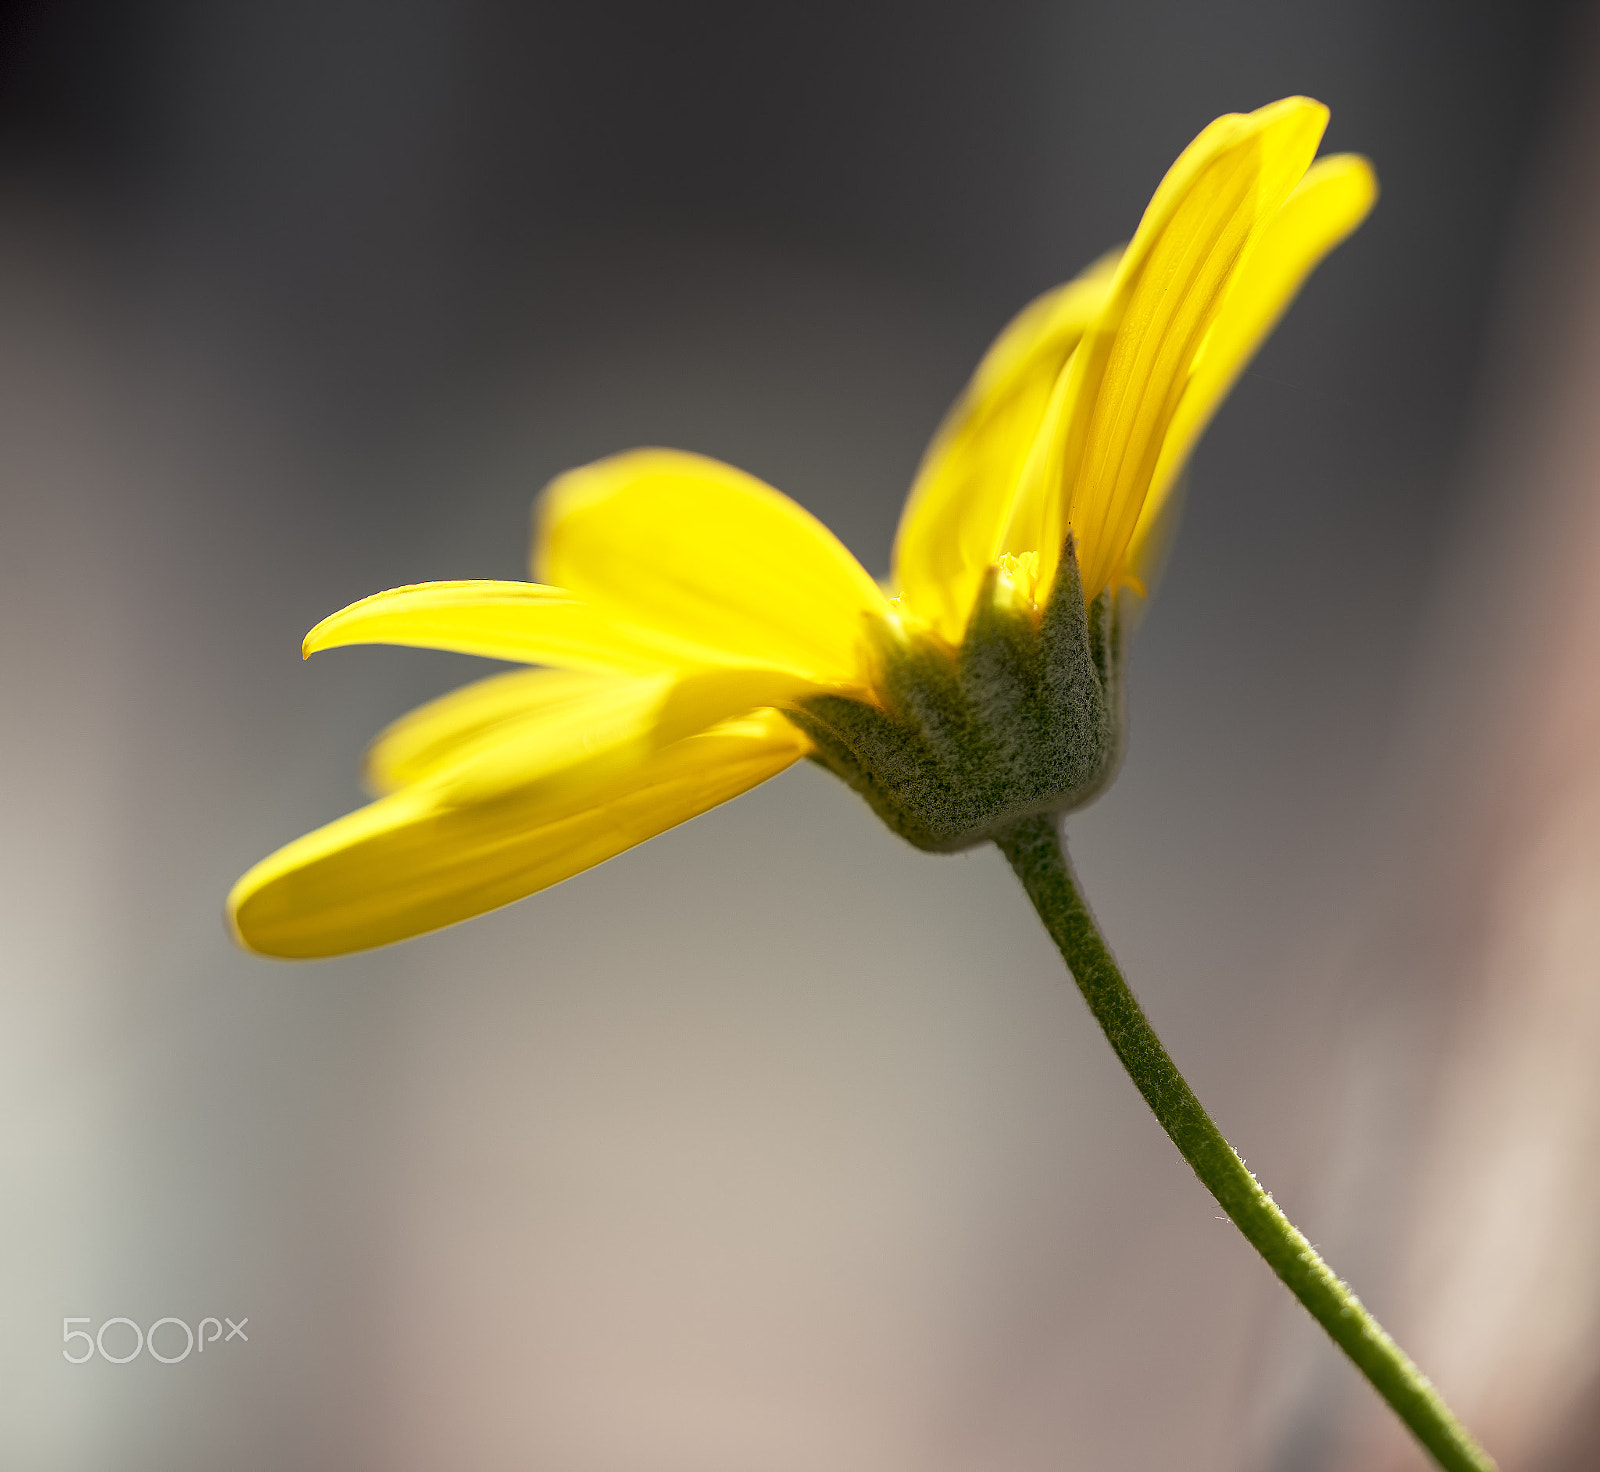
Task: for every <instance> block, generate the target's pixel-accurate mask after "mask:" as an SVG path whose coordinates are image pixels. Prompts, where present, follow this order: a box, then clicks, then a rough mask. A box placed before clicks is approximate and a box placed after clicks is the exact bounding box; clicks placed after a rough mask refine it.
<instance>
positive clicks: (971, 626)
mask: <svg viewBox="0 0 1600 1472" xmlns="http://www.w3.org/2000/svg"><path fill="white" fill-rule="evenodd" d="M1031 584H1032V568H1031V566H1030V565H1029V563H1028V561H1027V559H1013V558H1006V559H1004V560H1003V561H1002V562H1001V563H1000V564H997V565H995V566H993V567H991V568H990V569H989V570H988V573H987V574H986V576H985V579H984V583H983V587H982V589H981V591H980V592H979V595H978V598H977V601H976V603H975V604H974V606H973V611H972V614H971V617H970V618H969V619H968V622H967V628H966V632H965V634H964V635H963V637H962V640H961V643H960V645H959V646H958V647H956V648H951V647H950V645H949V644H947V643H946V642H945V641H943V640H941V639H939V638H937V637H935V636H933V635H930V634H925V633H912V632H908V631H905V630H903V629H901V628H898V627H896V626H893V625H890V624H887V623H883V624H879V625H877V626H876V628H875V633H874V642H875V644H876V648H875V650H874V654H875V656H876V659H875V666H876V668H875V678H874V682H873V684H874V689H873V695H874V697H875V699H874V700H871V701H868V700H858V699H854V698H851V697H849V696H843V695H831V694H830V695H814V696H810V697H807V698H806V699H804V700H802V701H801V702H800V703H799V706H798V708H797V709H795V710H791V711H789V712H787V714H788V715H789V719H790V720H791V721H793V722H794V723H795V725H797V726H799V727H800V728H801V729H802V730H803V731H804V732H805V733H806V735H808V736H809V737H810V738H811V740H812V742H813V743H814V745H815V750H814V751H813V752H812V759H813V760H815V761H817V762H819V763H821V764H822V765H823V766H825V767H827V768H828V769H829V770H830V771H832V772H834V773H835V774H836V775H837V776H839V777H841V778H842V779H843V780H844V781H845V782H846V783H848V784H849V785H850V786H851V787H853V788H854V789H855V790H856V791H857V792H859V793H860V794H861V795H862V796H863V797H864V798H865V799H866V800H867V802H868V803H870V804H871V806H872V808H873V810H874V811H875V812H876V813H877V814H878V816H879V817H880V818H882V819H883V820H884V822H885V823H887V824H888V825H889V827H890V828H892V829H893V830H894V831H895V832H896V833H898V834H900V836H901V837H903V838H905V839H906V840H907V841H908V842H910V843H913V844H915V845H916V846H917V847H918V848H922V849H928V850H931V851H933V852H938V853H951V852H954V851H956V850H959V849H964V848H970V847H972V846H973V845H974V844H977V843H981V842H983V841H984V840H986V839H989V838H992V837H993V836H994V835H995V834H996V833H997V832H999V831H1000V830H1001V829H1003V828H1005V827H1008V826H1009V825H1010V824H1012V823H1014V822H1016V821H1017V820H1018V819H1019V818H1024V817H1029V816H1032V815H1034V814H1037V813H1047V812H1067V811H1070V810H1072V809H1074V808H1079V807H1082V806H1084V805H1085V804H1086V803H1088V802H1090V801H1092V800H1093V799H1094V798H1095V797H1097V796H1099V794H1100V793H1101V792H1102V791H1103V790H1104V789H1105V788H1106V786H1107V785H1108V784H1109V783H1110V781H1111V779H1112V778H1113V777H1114V776H1115V775H1116V771H1117V767H1118V765H1119V764H1120V761H1121V757H1122V749H1123V732H1124V717H1123V698H1122V654H1123V625H1124V623H1125V617H1124V615H1123V612H1122V610H1121V608H1120V606H1119V602H1118V597H1117V594H1116V593H1115V592H1113V591H1109V590H1108V591H1106V592H1103V593H1101V594H1100V595H1099V596H1098V597H1097V598H1096V599H1095V600H1094V602H1093V603H1092V604H1090V605H1088V606H1087V607H1085V605H1084V601H1083V584H1082V582H1081V581H1080V578H1079V574H1078V561H1077V554H1076V550H1075V548H1074V545H1073V540H1072V538H1071V537H1070V536H1069V537H1068V538H1067V542H1066V545H1065V547H1064V548H1063V550H1062V554H1061V562H1060V566H1059V569H1058V571H1057V575H1056V577H1055V580H1054V586H1053V587H1052V589H1051V591H1050V594H1049V597H1048V599H1047V600H1046V602H1045V604H1044V607H1043V608H1042V609H1041V608H1038V607H1036V606H1035V604H1034V602H1033V599H1032V596H1031V593H1032V587H1031Z"/></svg>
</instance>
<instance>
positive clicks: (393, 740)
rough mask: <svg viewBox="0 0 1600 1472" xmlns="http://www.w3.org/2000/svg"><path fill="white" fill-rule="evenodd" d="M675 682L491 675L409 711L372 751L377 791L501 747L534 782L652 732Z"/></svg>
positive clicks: (538, 673)
mask: <svg viewBox="0 0 1600 1472" xmlns="http://www.w3.org/2000/svg"><path fill="white" fill-rule="evenodd" d="M671 683H672V676H671V675H669V674H659V675H644V676H628V675H606V674H596V673H593V672H591V671H587V670H513V671H511V672H510V673H508V674H503V675H491V676H490V677H489V678H488V679H487V680H478V681H476V682H475V683H473V684H471V685H467V686H464V687H463V688H462V689H460V690H453V691H451V692H450V694H448V695H444V696H441V697H440V698H439V699H437V700H433V701H430V702H429V703H428V704H427V705H424V706H420V707H418V708H417V709H416V710H414V711H411V712H409V713H408V714H406V715H404V716H402V717H401V718H400V719H399V720H398V721H396V722H394V724H393V725H391V726H389V727H388V728H387V729H386V730H385V731H383V732H382V733H381V734H380V735H379V736H378V737H377V739H376V740H374V741H373V743H372V745H371V746H370V747H369V748H368V749H367V758H366V763H365V770H364V776H365V778H366V782H367V786H368V787H369V789H370V790H371V791H373V792H374V793H380V794H381V793H387V792H396V791H398V790H399V789H400V788H402V787H409V786H411V785H413V784H415V783H418V782H426V781H438V780H439V779H440V778H441V777H442V776H444V775H445V774H447V773H449V772H451V771H453V770H456V769H459V768H461V767H462V766H463V765H467V766H470V765H471V764H472V763H473V761H474V760H475V759H480V758H482V757H483V756H484V755H485V754H486V753H492V752H493V751H494V750H495V749H496V748H501V749H506V748H509V749H510V750H511V751H512V752H514V753H515V757H516V764H517V767H518V769H519V771H520V772H521V774H522V776H523V777H524V779H525V780H532V779H533V778H534V777H536V776H538V775H539V774H540V773H541V772H544V771H553V770H555V769H557V768H560V767H564V766H570V765H572V764H573V763H575V762H577V761H580V760H582V759H583V758H584V757H585V756H587V755H592V754H594V753H595V752H597V751H598V750H600V749H602V748H604V747H606V746H610V745H614V744H616V743H617V742H618V741H620V740H626V739H630V738H631V737H634V736H639V735H642V734H644V733H645V732H646V731H648V729H649V725H650V721H651V719H652V718H653V716H654V714H655V712H656V711H657V710H658V709H659V707H660V705H661V702H662V700H663V699H664V698H665V696H666V693H667V690H668V688H669V686H670V685H671Z"/></svg>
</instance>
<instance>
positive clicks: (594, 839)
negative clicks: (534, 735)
mask: <svg viewBox="0 0 1600 1472" xmlns="http://www.w3.org/2000/svg"><path fill="white" fill-rule="evenodd" d="M807 749H808V743H807V742H806V739H805V738H804V737H803V736H802V735H801V734H800V733H799V732H798V731H796V730H795V729H794V728H793V727H792V726H790V725H789V724H788V723H787V722H786V721H785V720H784V719H783V718H782V717H781V716H780V715H778V714H777V713H776V712H765V713H763V714H761V715H757V716H751V717H746V718H744V719H742V720H738V721H731V722H728V723H726V724H724V725H721V726H717V727H715V728H714V729H712V730H710V731H707V732H704V733H703V734H700V735H696V736H689V737H686V738H685V739H683V740H681V741H676V742H673V743H672V744H670V745H668V746H665V747H661V748H659V749H656V750H652V751H649V752H646V753H644V754H642V755H641V756H640V758H639V759H638V760H637V761H636V762H635V763H633V764H631V765H630V766H628V767H627V768H626V769H624V770H620V771H616V772H613V773H612V774H611V775H610V778H609V780H608V782H607V783H605V784H603V785H599V786H591V787H588V788H585V789H581V790H557V791H555V792H551V791H548V790H546V789H545V788H543V787H541V786H540V785H538V784H534V785H532V786H530V787H527V788H523V789H518V790H514V791H511V792H507V793H503V794H501V795H499V796H498V797H496V798H493V799H491V800H487V801H482V802H470V803H453V802H451V801H450V800H449V798H448V796H447V794H446V792H445V791H444V790H441V789H440V788H438V787H436V786H434V785H432V784H429V783H421V784H418V785H415V786H411V787H406V788H404V789H402V790H401V791H399V792H396V793H394V794H393V795H391V796H389V797H384V798H380V799H379V800H378V801H377V802H374V803H371V804H370V805H368V806H367V807H365V808H362V809H360V810H358V811H357V812H354V813H351V814H349V815H348V816H347V817H344V818H340V819H338V820H337V821H336V822H333V823H330V824H328V825H327V827H325V828H320V829H318V830H317V831H316V832H315V833H310V834H307V835H306V836H305V837H304V838H301V839H297V840H296V841H295V842H294V843H291V844H289V845H288V846H287V847H285V848H282V849H280V850H279V851H278V852H277V853H275V854H273V855H272V856H271V857H269V858H267V859H265V860H263V861H262V862H261V863H259V864H257V865H256V866H255V868H253V869H252V870H251V871H250V872H249V873H248V874H246V875H245V876H244V878H242V879H241V880H240V881H239V883H238V884H237V885H235V886H234V890H233V893H232V894H231V895H230V896H229V897H228V914H229V919H230V922H231V923H232V926H233V929H234V933H235V934H236V936H237V937H238V939H239V940H240V942H241V943H242V944H243V945H245V946H247V947H248V948H249V949H251V950H254V951H259V952H261V953H262V954H264V955H269V956H283V957H300V958H304V957H312V956H334V955H341V954H343V953H345V952H348V951H358V950H365V949H367V948H368V947H371V946H380V945H386V944H388V943H389V942H390V941H396V940H403V939H405V938H407V937H408V936H413V935H420V934H422V933H423V932H425V931H429V930H436V929H438V928H439V927H440V926H443V925H450V924H453V923H454V922H455V921H457V920H465V919H467V918H469V917H470V916H473V915H479V914H482V913H483V912H484V911H485V910H490V909H494V908H495V907H496V906H499V905H503V904H507V903H509V902H510V901H512V900H516V899H521V898H522V897H523V896H525V895H529V894H532V893H534V892H535V891H536V890H540V889H545V888H547V887H548V886H550V885H552V884H555V883H558V882H559V881H560V880H562V879H566V878H568V877H570V876H571V875H573V874H577V873H580V872H581V871H582V870H584V869H588V868H591V867H592V866H593V865H595V864H598V863H601V862H602V861H603V860H605V859H609V858H611V857H612V856H613V855H615V854H618V853H621V852H622V851H623V850H624V849H627V848H631V847H632V846H633V845H634V844H636V843H641V842H643V841H644V840H645V839H647V838H650V837H653V836H654V835H655V834H657V833H660V832H662V831H664V830H665V829H667V828H671V827H673V826H674V825H675V824H678V823H681V822H683V821H685V820H686V819H688V818H692V817H694V816H695V815H696V814H698V813H702V812H705V811H706V809H708V808H711V807H715V806H716V805H717V804H718V803H721V802H725V801H727V799H729V798H730V797H735V796H737V795H738V794H739V793H741V792H744V791H745V790H747V789H748V788H751V787H754V786H755V785H756V784H757V783H758V782H762V781H765V780H766V779H767V778H768V777H771V776H773V775H775V774H776V773H778V772H780V771H782V770H783V769H784V768H785V767H787V766H789V765H790V764H791V763H792V762H794V761H795V760H797V759H798V758H799V757H800V756H802V755H804V753H805V752H806V750H807Z"/></svg>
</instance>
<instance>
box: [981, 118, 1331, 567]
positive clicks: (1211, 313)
mask: <svg viewBox="0 0 1600 1472" xmlns="http://www.w3.org/2000/svg"><path fill="white" fill-rule="evenodd" d="M1326 123H1327V109H1326V108H1325V107H1323V106H1322V104H1321V103H1318V102H1313V101H1311V100H1310V99H1309V98H1303V97H1291V98H1286V99H1284V100H1283V101H1281V102H1276V103H1273V104H1271V105H1270V106H1268V107H1264V108H1260V109H1258V110H1257V111H1256V112H1253V113H1248V114H1229V115H1227V116H1225V117H1221V118H1218V119H1217V120H1216V121H1215V122H1214V123H1212V124H1211V125H1210V126H1209V127H1207V128H1206V129H1205V130H1204V131H1203V132H1202V133H1201V134H1200V136H1199V137H1198V138H1196V139H1195V141H1194V142H1193V143H1191V144H1190V145H1189V147H1188V148H1186V149H1185V150H1184V152H1183V153H1182V155H1180V157H1179V158H1178V160H1177V162H1176V163H1175V164H1173V166H1172V168H1171V169H1170V170H1169V171H1168V173H1167V176H1166V177H1165V178H1164V179H1163V180H1162V181H1161V185H1160V186H1159V187H1158V188H1157V190H1156V193H1155V196H1154V197H1153V198H1152V200H1151V202H1150V206H1149V208H1148V209H1147V210H1146V211H1145V214H1144V218H1143V219H1142V220H1141V221H1140V224H1139V229H1138V231H1137V232H1136V234H1135V235H1134V238H1133V241H1132V242H1131V243H1130V245H1129V246H1128V249H1127V251H1126V252H1125V253H1124V254H1123V256H1122V259H1121V262H1120V263H1119V265H1118V268H1117V274H1116V279H1115V281H1114V282H1113V285H1112V288H1111V291H1110V293H1109V296H1108V299H1107V301H1106V305H1105V307H1104V309H1103V310H1102V312H1101V314H1100V317H1099V318H1098V319H1097V320H1096V321H1095V322H1094V323H1093V324H1091V326H1090V327H1089V328H1088V329H1087V330H1086V331H1085V333H1084V336H1083V340H1082V342H1081V343H1080V344H1079V346H1078V350H1077V352H1076V353H1074V354H1073V357H1072V361H1071V363H1070V364H1069V365H1068V367H1067V369H1066V374H1067V379H1066V383H1065V384H1064V386H1063V392H1062V399H1063V409H1062V415H1061V422H1060V425H1059V428H1058V430H1057V432H1056V433H1055V435H1054V436H1053V439H1052V441H1051V443H1050V444H1049V445H1048V447H1046V449H1045V450H1044V451H1043V452H1041V453H1040V454H1039V455H1037V456H1036V459H1037V460H1038V462H1039V464H1040V472H1039V474H1037V475H1036V476H1034V477H1032V478H1031V479H1030V480H1029V481H1028V482H1027V483H1026V484H1025V485H1024V487H1023V488H1022V489H1021V490H1020V491H1019V494H1018V496H1017V498H1016V501H1015V502H1014V504H1013V508H1012V514H1011V519H1010V523H1009V525H1008V526H1007V529H1006V532H1005V536H1004V538H1003V546H1004V550H1006V551H1009V552H1012V553H1019V554H1020V553H1025V552H1030V551H1037V552H1038V554H1039V577H1040V581H1041V583H1042V584H1043V585H1044V586H1048V585H1049V582H1050V580H1051V579H1052V578H1053V576H1054V572H1055V564H1056V559H1057V556H1058V554H1059V551H1060V547H1061V543H1062V541H1063V540H1064V538H1065V535H1066V531H1067V529H1068V528H1069V527H1070V528H1071V530H1072V531H1073V532H1074V533H1075V534H1076V537H1077V542H1078V557H1079V564H1080V570H1081V572H1082V576H1083V584H1084V593H1085V595H1086V596H1087V597H1089V598H1091V599H1092V598H1093V597H1094V596H1095V595H1096V594H1097V593H1098V592H1099V591H1100V590H1101V589H1102V588H1104V587H1105V586H1106V584H1107V583H1108V582H1109V581H1110V579H1111V577H1112V575H1113V574H1114V573H1115V572H1116V571H1117V569H1118V568H1119V567H1120V565H1121V562H1122V557H1123V553H1124V550H1125V549H1126V547H1127V544H1128V539H1129V537H1130V536H1131V535H1132V533H1133V529H1134V526H1135V524H1136V522H1137V520H1138V517H1139V512H1140V510H1141V508H1142V506H1143V504H1144V499H1145V495H1146V492H1147V491H1148V489H1149V485H1150V480H1151V477H1152V475H1153V473H1154V471H1155V466H1156V460H1157V458H1158V456H1159V454H1160V450H1161V445H1162V442H1163V441H1164V439H1165V437H1166V432H1167V428H1168V425H1169V424H1170V422H1171V420H1172V417H1173V414H1174V412H1175V411H1176V409H1177V406H1178V403H1179V400H1180V399H1181V397H1182V394H1183V391H1184V388H1185V386H1186V385H1187V382H1188V378H1189V373H1190V369H1191V366H1192V364H1193V362H1194V360H1195V357H1196V355H1197V354H1198V352H1199V351H1200V347H1201V344H1202V343H1203V342H1204V341H1205V338H1206V334H1207V333H1208V332H1209V331H1210V328H1211V325H1212V323H1213V321H1214V320H1215V318H1216V315H1217V312H1218V310H1219V309H1220V307H1221V304H1222V302H1223V300H1224V298H1225V297H1226V295H1227V292H1228V288H1229V286H1230V284H1231V282H1232V279H1233V276H1234V273H1235V271H1236V270H1237V268H1238V265H1239V263H1240V261H1241V260H1242V259H1243V258H1244V256H1245V254H1246V252H1247V250H1248V249H1249V247H1250V245H1251V243H1252V241H1253V239H1254V238H1255V236H1256V234H1257V233H1258V232H1259V230H1260V229H1261V227H1262V225H1263V223H1264V222H1265V221H1267V220H1269V219H1270V218H1271V217H1272V216H1273V215H1275V214H1276V213H1277V211H1278V209H1279V208H1280V206H1281V205H1282V204H1283V202H1284V200H1285V199H1286V198H1287V197H1288V195H1289V193H1290V191H1291V190H1292V189H1293V188H1294V186H1295V184H1296V182H1297V181H1298V180H1299V179H1300V177H1301V176H1302V175H1303V174H1304V173H1305V171H1306V168H1307V166H1308V165H1309V164H1310V162H1311V160H1312V157H1313V156H1314V154H1315V153H1316V149H1317V144H1318V142H1319V141H1320V139H1321V136H1322V131H1323V128H1324V127H1325V126H1326Z"/></svg>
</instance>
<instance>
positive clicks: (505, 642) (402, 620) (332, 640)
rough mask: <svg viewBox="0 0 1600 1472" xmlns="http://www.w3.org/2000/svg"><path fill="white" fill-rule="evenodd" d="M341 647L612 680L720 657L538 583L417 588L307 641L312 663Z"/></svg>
mask: <svg viewBox="0 0 1600 1472" xmlns="http://www.w3.org/2000/svg"><path fill="white" fill-rule="evenodd" d="M342 644H409V645H413V646H416V647H418V648H422V649H450V650H454V651H455V652H457V653H459V654H481V655H484V656H486V657H487V658H489V659H512V660H517V661H520V662H523V663H527V664H553V665H561V666H564V667H567V668H572V669H584V670H597V671H603V672H608V673H616V674H646V673H651V672H655V671H660V670H664V669H682V668H686V667H689V666H691V665H695V664H699V663H703V662H704V660H705V659H706V658H708V657H709V658H713V659H715V658H718V657H719V656H718V655H717V654H716V653H715V652H714V651H711V652H708V651H704V650H700V649H692V648H689V647H687V646H685V645H684V644H683V642H682V641H681V640H675V639H674V638H672V636H671V635H670V634H663V633H658V632H656V631H655V630H651V629H639V628H629V627H627V626H626V625H625V624H622V623H619V622H617V621H615V620H613V619H610V618H608V617H606V616H605V615H604V614H602V613H601V612H599V611H597V610H596V609H593V608H591V607H589V606H588V605H587V604H585V603H584V602H582V601H581V600H580V599H577V598H574V597H573V595H572V594H571V593H570V592H568V591H566V590H565V589H563V588H549V587H542V586H540V585H539V584H538V583H510V582H490V581H467V582H452V583H414V584H412V585H411V586H409V587H405V588H392V589H390V590H389V591H388V592H386V593H374V594H372V596H371V597H369V598H363V599H361V601H360V602H358V603H352V604H351V605H350V606H349V607H348V608H342V609H340V610H339V612H338V613H335V614H330V615H329V616H328V617H327V618H325V619H323V620H322V622H321V623H319V624H318V625H317V626H316V628H314V629H312V631H311V632H310V633H309V634H307V635H306V638H305V643H304V645H303V646H302V650H303V652H304V653H305V654H306V655H307V656H308V657H309V656H310V655H313V654H315V653H317V652H318V651H319V650H322V649H334V648H337V647H338V646H340V645H342Z"/></svg>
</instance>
